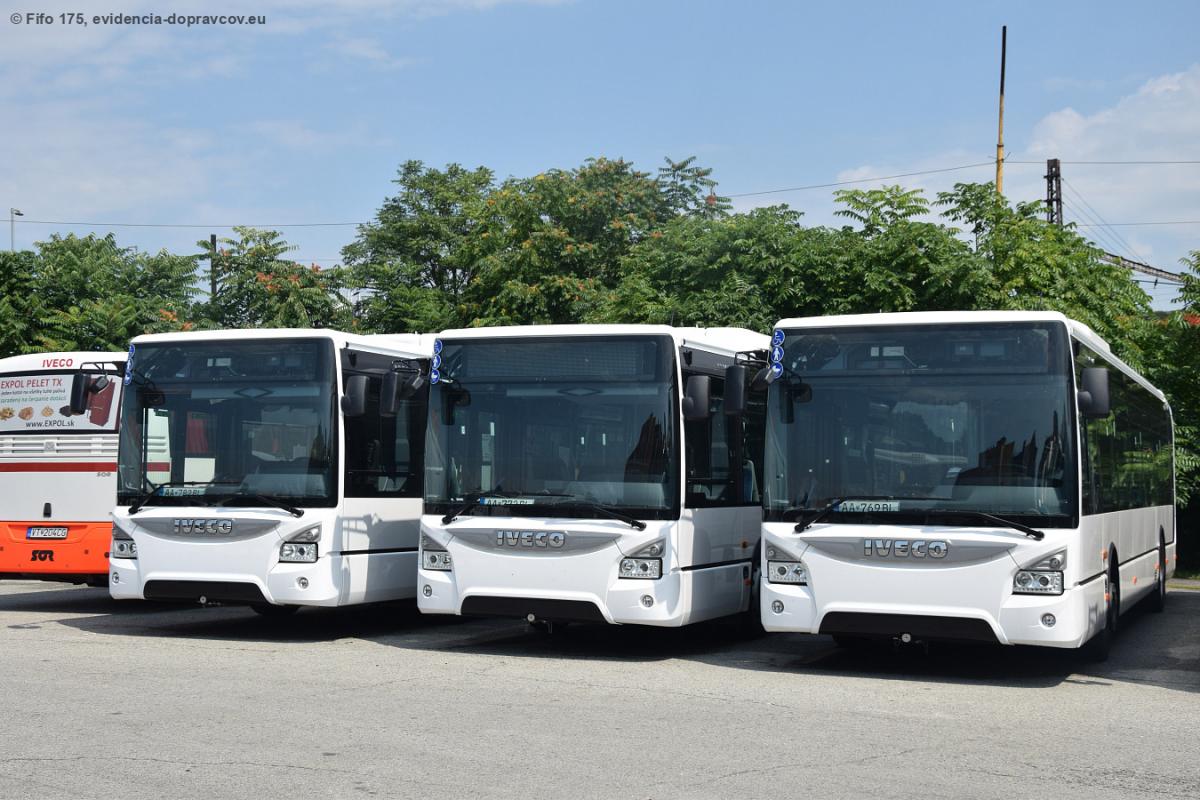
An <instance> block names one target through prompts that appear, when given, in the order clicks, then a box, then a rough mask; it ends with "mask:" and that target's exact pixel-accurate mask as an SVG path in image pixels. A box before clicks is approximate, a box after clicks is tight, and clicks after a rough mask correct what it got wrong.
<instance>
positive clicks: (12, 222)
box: [8, 207, 25, 253]
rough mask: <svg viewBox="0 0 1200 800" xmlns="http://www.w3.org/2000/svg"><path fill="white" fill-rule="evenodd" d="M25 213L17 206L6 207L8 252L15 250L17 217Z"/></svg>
mask: <svg viewBox="0 0 1200 800" xmlns="http://www.w3.org/2000/svg"><path fill="white" fill-rule="evenodd" d="M23 216H25V214H24V213H23V212H22V211H21V209H19V208H12V207H9V209H8V252H10V253H15V252H17V217H23Z"/></svg>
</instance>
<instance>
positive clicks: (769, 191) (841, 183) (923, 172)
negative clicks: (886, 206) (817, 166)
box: [725, 161, 996, 197]
mask: <svg viewBox="0 0 1200 800" xmlns="http://www.w3.org/2000/svg"><path fill="white" fill-rule="evenodd" d="M995 163H996V162H995V161H980V162H979V163H977V164H960V165H959V166H957V167H943V168H942V169H925V170H920V171H918V172H900V173H897V174H895V175H880V176H878V177H875V178H855V179H854V180H849V181H834V182H833V183H812V184H809V185H807V186H792V187H789V188H787V189H764V190H763V191H761V192H740V193H738V194H729V195H725V196H726V197H757V196H758V195H764V194H780V193H782V192H804V191H808V190H809V189H829V188H832V187H834V186H849V185H850V184H852V183H874V182H875V181H890V180H892V179H893V178H911V177H913V176H914V175H934V174H937V173H941V172H958V171H959V170H964V169H975V168H976V167H991V166H994V165H995Z"/></svg>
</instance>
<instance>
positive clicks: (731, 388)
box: [724, 364, 746, 417]
mask: <svg viewBox="0 0 1200 800" xmlns="http://www.w3.org/2000/svg"><path fill="white" fill-rule="evenodd" d="M724 409H725V413H726V414H727V415H728V416H731V417H735V416H738V415H739V414H745V413H746V365H745V364H730V365H729V366H728V367H726V368H725V405H724Z"/></svg>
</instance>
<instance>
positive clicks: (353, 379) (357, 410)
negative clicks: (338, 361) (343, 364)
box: [342, 375, 370, 417]
mask: <svg viewBox="0 0 1200 800" xmlns="http://www.w3.org/2000/svg"><path fill="white" fill-rule="evenodd" d="M369 381H370V378H368V377H367V376H366V375H351V376H350V377H349V378H347V379H346V394H345V395H344V396H343V397H342V413H343V414H344V415H346V416H347V417H361V416H362V415H363V414H365V413H367V385H368V382H369Z"/></svg>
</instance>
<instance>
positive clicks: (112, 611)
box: [0, 587, 1200, 692]
mask: <svg viewBox="0 0 1200 800" xmlns="http://www.w3.org/2000/svg"><path fill="white" fill-rule="evenodd" d="M0 611H18V612H21V611H26V612H36V613H39V614H45V613H51V614H60V613H61V614H68V615H80V616H68V617H66V618H63V619H58V620H52V621H51V622H55V623H59V624H63V625H67V626H69V627H73V628H76V629H79V630H83V631H87V632H89V633H97V634H105V635H116V636H134V637H138V636H141V637H181V638H198V639H208V640H225V641H237V642H263V643H272V642H279V643H306V642H312V643H319V642H330V641H336V640H339V639H346V638H359V639H365V640H369V641H374V642H377V643H379V644H385V645H388V646H392V647H398V648H408V649H414V650H426V651H451V652H452V651H457V652H469V653H475V654H480V655H500V656H507V657H515V658H533V659H568V660H579V661H588V660H591V661H628V662H648V661H663V660H670V659H684V660H692V661H697V662H701V663H706V664H711V665H713V666H718V667H723V668H728V669H743V670H751V671H765V672H778V673H782V674H790V675H796V676H803V675H813V676H817V675H826V674H828V675H835V674H836V675H838V676H842V677H861V678H865V679H875V680H880V679H882V680H895V681H921V682H937V683H950V684H955V683H958V684H980V685H995V686H1011V687H1027V688H1049V687H1053V686H1057V685H1060V684H1063V683H1068V684H1070V683H1075V684H1084V685H1095V686H1105V685H1109V684H1111V683H1112V682H1114V681H1121V682H1131V683H1141V684H1145V685H1150V686H1159V687H1163V688H1170V689H1175V690H1179V691H1186V692H1200V593H1197V592H1181V591H1175V592H1172V593H1171V594H1170V596H1169V600H1168V604H1167V610H1166V612H1165V613H1163V614H1153V613H1149V612H1148V611H1147V610H1146V609H1145V608H1144V604H1143V605H1142V606H1140V607H1136V608H1133V609H1131V610H1130V611H1129V613H1127V614H1125V615H1123V616H1122V618H1121V623H1122V624H1121V631H1120V634H1119V636H1118V639H1117V642H1116V644H1115V645H1114V648H1113V652H1112V655H1111V656H1110V658H1109V660H1108V661H1107V662H1104V663H1100V664H1093V663H1088V662H1087V661H1086V660H1085V659H1084V658H1083V657H1082V656H1081V655H1080V654H1079V653H1077V652H1074V651H1068V650H1056V649H1049V648H1037V647H1002V646H999V645H995V646H975V645H963V644H954V643H941V642H934V643H932V644H931V645H930V646H929V647H928V649H926V648H923V647H917V646H907V647H902V648H898V649H897V648H893V647H892V646H891V645H890V644H888V643H882V644H879V645H876V646H868V647H865V648H862V649H842V648H839V647H837V646H836V645H835V644H834V643H833V641H832V640H831V639H830V638H829V637H827V636H807V635H803V634H766V635H758V636H754V635H751V634H748V633H747V632H746V631H745V630H744V629H743V628H742V627H741V626H740V625H738V624H737V623H736V622H734V621H731V620H718V621H714V622H707V623H700V624H697V625H692V626H689V627H686V628H678V629H677V628H641V627H633V626H630V627H621V626H606V625H583V624H576V625H570V626H566V627H560V628H558V629H556V631H555V632H554V633H545V632H541V631H539V630H536V629H534V628H532V627H530V626H528V625H526V624H525V623H524V622H522V621H519V620H510V619H499V620H498V619H471V618H460V617H446V616H423V615H421V614H420V613H419V612H418V611H417V609H416V605H415V603H414V602H413V601H402V602H396V603H382V604H375V605H369V606H356V607H348V608H332V609H317V608H307V609H302V610H301V611H299V612H298V613H296V614H295V615H293V616H290V617H283V618H266V617H260V616H259V615H258V614H256V613H255V612H253V611H252V610H250V609H249V608H245V607H239V606H226V607H206V608H200V607H197V606H193V605H175V604H164V603H146V602H129V601H122V602H117V601H114V600H112V599H110V598H109V597H108V594H107V592H106V590H104V589H90V588H60V587H55V588H52V589H48V590H45V591H37V590H35V591H30V592H23V593H9V594H3V595H0ZM40 624H45V623H44V622H37V621H31V623H30V625H40ZM10 627H25V626H23V625H11V626H10Z"/></svg>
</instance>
